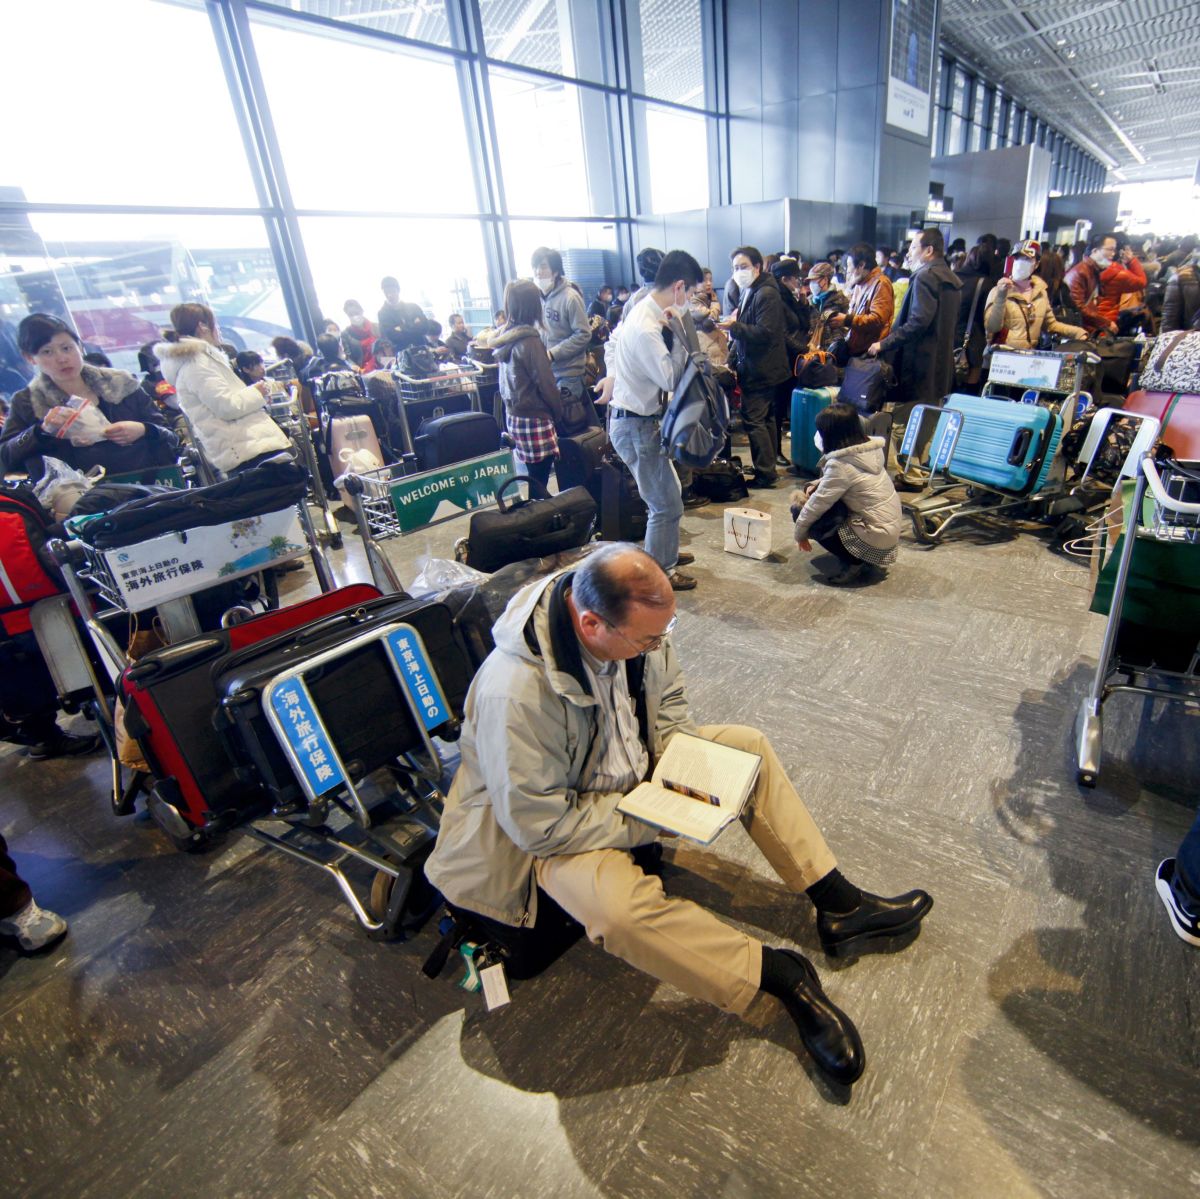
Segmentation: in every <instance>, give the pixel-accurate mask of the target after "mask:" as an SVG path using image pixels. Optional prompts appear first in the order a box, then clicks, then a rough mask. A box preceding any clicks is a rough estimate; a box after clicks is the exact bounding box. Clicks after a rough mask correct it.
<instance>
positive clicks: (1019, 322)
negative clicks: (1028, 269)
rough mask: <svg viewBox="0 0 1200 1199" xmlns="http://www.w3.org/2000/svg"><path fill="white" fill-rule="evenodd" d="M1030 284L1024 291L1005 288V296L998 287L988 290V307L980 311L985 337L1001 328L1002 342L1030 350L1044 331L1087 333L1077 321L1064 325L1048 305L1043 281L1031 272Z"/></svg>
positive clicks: (1062, 333)
mask: <svg viewBox="0 0 1200 1199" xmlns="http://www.w3.org/2000/svg"><path fill="white" fill-rule="evenodd" d="M1030 282H1031V283H1032V284H1033V286H1032V287H1031V288H1030V289H1029V291H1027V292H1020V291H1017V289H1016V288H1015V287H1010V288H1009V289H1008V297H1007V298H1004V297H1002V296H1001V294H1000V288H999V287H993V288H992V290H991V291H990V292H988V298H987V307H986V308H985V309H984V312H983V327H984V328H985V329H986V330H987V335H988V339H989V340H992V339H994V338H995V336H996V334H997V333H999V332H1000V331H1001V330H1002V329H1006V330H1007V331H1008V334H1007V336H1006V337H1005V338H1004V345H1005V346H1006V347H1007V348H1008V349H1010V350H1032V349H1036V348H1037V343H1038V338H1039V337H1041V335H1042V334H1043V333H1057V334H1059V335H1060V336H1062V337H1086V336H1087V332H1086V330H1084V329H1081V328H1080V327H1079V326H1078V325H1064V324H1063V322H1062V321H1060V320H1059V319H1058V318H1057V317H1056V316H1055V315H1054V310H1053V309H1052V308H1051V307H1050V294H1049V292H1048V290H1047V288H1046V282H1045V280H1044V279H1042V278H1041V277H1040V276H1038V275H1032V276H1031V277H1030Z"/></svg>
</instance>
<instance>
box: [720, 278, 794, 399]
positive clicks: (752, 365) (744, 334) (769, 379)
mask: <svg viewBox="0 0 1200 1199" xmlns="http://www.w3.org/2000/svg"><path fill="white" fill-rule="evenodd" d="M729 336H730V337H731V338H733V342H734V347H735V363H736V365H735V367H734V369H735V370H736V371H737V374H738V382H739V383H740V384H741V386H742V390H743V391H744V390H746V389H747V388H750V389H759V388H765V387H777V386H778V385H779V384H780V383H782V382H783V381H784V380H785V379H787V378H789V377H790V376H791V373H792V368H791V365H790V364H789V363H788V356H787V318H786V317H785V316H784V309H783V297H782V296H781V295H780V294H779V284H778V283H777V282H776V281H775V276H774V275H772V274H770V272H768V271H763V272H762V273H761V274H760V275H759V276H758V278H757V279H755V281H754V282H753V283H752V284H751V285H750V286H749V287H748V288H747V289H746V292H745V294H744V295H743V296H742V297H741V304H740V307H739V308H738V319H737V320H736V321H734V322H733V324H732V325H731V326H730V327H729Z"/></svg>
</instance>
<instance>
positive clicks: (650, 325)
mask: <svg viewBox="0 0 1200 1199" xmlns="http://www.w3.org/2000/svg"><path fill="white" fill-rule="evenodd" d="M700 279H701V274H700V264H699V263H698V262H697V261H696V260H695V259H694V258H693V257H692V256H691V255H690V254H687V253H685V252H684V251H683V250H672V251H671V252H670V253H669V254H665V255H663V257H662V259H661V261H660V263H659V266H658V272H657V274H656V276H655V279H654V282H653V284H651V285H650V287H649V290H648V291H647V292H646V294H645V295H644V296H643V297H642V299H641V300H639V301H638V302H637V303H636V304H633V305H631V306H630V307H628V308H626V309H625V314H624V316H623V317H622V319H621V323H620V324H619V325H618V326H617V328H616V329H615V330H614V332H613V335H612V337H611V338H610V339H609V342H608V350H607V354H606V363H607V366H608V374H607V375H606V376H605V378H604V379H603V380H602V381H601V383H600V388H599V390H600V391H601V393H602V395H603V397H604V400H605V401H606V403H607V405H608V435H609V439H610V440H611V441H612V447H613V449H614V450H615V451H616V452H617V454H619V455H620V457H621V460H622V461H623V462H624V463H625V465H626V466H628V467H629V469H630V472H631V473H632V474H633V477H634V480H635V481H636V482H637V487H638V492H639V493H640V494H641V497H642V499H643V500H644V501H645V503H646V508H647V510H648V513H649V515H648V517H647V520H646V552H647V553H648V554H649V555H650V556H651V557H652V558H653V559H654V560H655V561H656V562H657V563H658V564H659V565H660V566H661V567H662V568H663V570H664V571H665V572H666V574H667V577H668V579H669V580H670V584H671V587H672V588H673V589H674V590H675V591H690V590H692V588H694V587H695V586H696V580H695V579H694V578H693V577H692V576H691V575H686V574H684V573H683V572H682V571H680V570H679V569H678V567H679V565H680V564H681V563H682V564H684V565H686V564H687V563H689V562H691V561H692V557H691V555H690V554H681V553H680V552H679V521H680V519H681V518H682V516H683V493H682V487H681V484H680V481H679V475H678V474H677V473H676V471H675V468H674V465H673V464H672V462H671V459H670V458H669V457H668V456H667V453H666V451H665V450H664V449H663V446H662V440H661V436H660V432H661V426H662V416H663V412H664V405H663V396H664V394H666V393H670V392H672V391H674V390H675V385H676V384H677V383H678V382H679V379H680V377H681V376H682V374H683V371H684V368H685V367H686V366H687V351H688V350H689V349H692V350H697V349H699V342H698V341H695V327H694V325H693V324H692V321H691V318H690V316H687V318H686V320H685V314H687V310H688V305H689V302H690V301H691V298H692V296H693V295H694V294H695V291H696V288H697V287H698V286H699V284H700ZM668 325H669V326H670V334H671V336H670V345H668V341H667V338H666V337H665V336H664V333H665V332H666V331H667V328H668ZM689 327H690V329H691V332H690V333H689V331H688V329H689Z"/></svg>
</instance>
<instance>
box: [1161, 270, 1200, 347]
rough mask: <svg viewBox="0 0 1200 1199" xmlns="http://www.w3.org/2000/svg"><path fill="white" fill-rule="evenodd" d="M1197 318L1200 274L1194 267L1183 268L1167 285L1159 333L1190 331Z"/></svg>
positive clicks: (1199, 302)
mask: <svg viewBox="0 0 1200 1199" xmlns="http://www.w3.org/2000/svg"><path fill="white" fill-rule="evenodd" d="M1197 316H1200V272H1198V271H1197V269H1196V267H1194V266H1183V267H1180V268H1179V270H1177V271H1176V272H1175V276H1174V278H1172V279H1171V280H1170V282H1168V283H1167V290H1166V293H1165V295H1164V296H1163V307H1162V324H1161V326H1160V327H1159V332H1160V333H1177V332H1179V331H1180V330H1181V329H1191V328H1193V327H1194V326H1193V322H1194V321H1195V320H1196V317H1197Z"/></svg>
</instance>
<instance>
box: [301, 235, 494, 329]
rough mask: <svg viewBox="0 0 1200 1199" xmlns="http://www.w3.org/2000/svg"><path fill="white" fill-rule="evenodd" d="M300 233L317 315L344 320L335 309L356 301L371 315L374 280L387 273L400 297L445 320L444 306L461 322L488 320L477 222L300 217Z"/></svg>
mask: <svg viewBox="0 0 1200 1199" xmlns="http://www.w3.org/2000/svg"><path fill="white" fill-rule="evenodd" d="M300 233H301V236H302V237H303V239H304V248H305V251H306V252H307V254H308V264H309V266H310V268H311V269H312V276H313V283H314V284H315V286H316V289H317V299H318V302H319V304H320V307H321V315H322V316H324V317H326V318H328V319H330V320H336V321H337V322H338V323H339V324H343V325H344V324H345V323H346V318H345V316H344V314H343V312H342V307H343V305H344V304H345V302H346V301H347V300H351V299H353V300H358V301H359V303H360V304H362V306H363V308H364V309H366V312H367V316H368V318H369V319H370V320H371V321H374V320H375V314H376V313H377V312H378V311H379V308H380V305H382V303H383V293H382V292H381V291H380V289H379V281H380V279H382V278H383V276H384V275H394V276H395V277H396V279H398V280H399V282H400V297H401V299H404V300H408V301H411V302H412V303H415V304H420V306H421V307H422V308H423V309H424V310H425V312H426V313H427V314H428V315H429V316H431V317H433V318H434V319H435V320H437V321H440V322H441V324H442V325H443V326H445V324H446V321H447V318H448V317H449V315H450V313H452V312H461V313H463V314H464V316H466V319H467V323H468V324H469V325H472V326H473V327H474V326H479V327H483V325H485V324H490V318H491V300H490V298H489V296H488V282H487V260H486V259H485V257H484V251H483V235H482V232H481V230H480V227H479V222H478V221H454V220H428V219H425V218H422V219H419V220H413V219H406V218H402V217H395V218H389V217H354V218H349V217H305V218H301V221H300Z"/></svg>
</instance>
